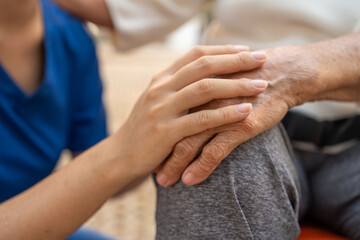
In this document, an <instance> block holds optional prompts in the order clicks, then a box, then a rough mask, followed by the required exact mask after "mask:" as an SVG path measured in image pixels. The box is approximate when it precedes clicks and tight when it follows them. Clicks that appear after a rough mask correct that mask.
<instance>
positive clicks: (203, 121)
mask: <svg viewBox="0 0 360 240" xmlns="http://www.w3.org/2000/svg"><path fill="white" fill-rule="evenodd" d="M197 123H198V124H199V125H200V126H205V127H208V126H209V125H210V123H211V116H210V113H209V112H202V113H201V114H199V116H198V120H197Z"/></svg>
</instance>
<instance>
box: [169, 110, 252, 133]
mask: <svg viewBox="0 0 360 240" xmlns="http://www.w3.org/2000/svg"><path fill="white" fill-rule="evenodd" d="M251 109H252V105H251V104H250V103H243V104H239V105H234V106H226V107H222V108H218V109H213V110H202V111H199V112H195V113H190V114H187V115H184V116H182V117H179V118H176V119H174V120H173V121H174V122H173V123H172V128H173V129H174V130H175V132H174V134H176V135H177V137H178V138H179V139H183V138H185V137H188V136H191V135H195V134H198V133H200V132H203V131H205V130H207V129H210V128H214V127H218V126H222V125H226V124H229V123H233V122H237V121H241V120H243V119H245V118H246V117H247V116H248V115H249V113H250V112H251ZM177 129H179V131H177V132H176V130H177Z"/></svg>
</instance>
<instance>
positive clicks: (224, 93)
mask: <svg viewBox="0 0 360 240" xmlns="http://www.w3.org/2000/svg"><path fill="white" fill-rule="evenodd" d="M265 58H266V56H265V55H264V54H263V53H256V52H255V53H250V52H248V51H244V49H239V48H237V47H234V46H227V47H226V46H212V47H211V46H204V47H197V48H195V49H193V50H192V51H190V52H189V53H188V54H186V55H185V56H184V57H182V58H179V60H177V61H176V62H175V63H174V64H173V65H171V66H170V67H169V68H168V69H166V70H165V71H163V72H161V73H159V74H157V75H156V76H155V77H154V79H153V81H152V82H151V83H150V85H149V87H148V88H147V89H146V91H145V92H144V93H143V95H142V96H141V97H140V98H139V100H138V102H137V103H136V104H135V107H134V109H133V111H132V113H131V114H130V116H129V118H128V120H127V121H126V122H125V124H124V125H123V126H122V127H121V129H120V130H119V132H118V133H116V134H117V135H118V136H119V140H118V141H117V142H119V143H121V146H119V148H118V149H119V150H123V154H125V155H126V157H125V158H126V159H129V160H131V161H130V162H132V167H131V170H133V171H134V172H136V173H139V174H140V175H141V173H142V174H146V173H149V172H150V171H152V170H154V169H155V168H156V167H157V166H158V165H159V164H160V163H161V162H162V161H163V160H164V159H166V157H167V156H169V154H170V153H171V151H172V149H173V148H174V146H175V145H176V143H177V142H179V141H180V140H181V139H183V138H185V137H188V136H191V135H194V134H198V133H200V132H202V131H205V130H207V129H211V128H214V127H218V126H223V125H226V124H229V123H233V122H237V121H240V120H243V119H244V118H246V117H247V116H248V114H249V112H250V111H251V105H250V104H241V105H238V104H235V105H232V106H229V105H228V106H223V107H220V108H218V109H202V110H200V111H196V112H191V113H189V109H192V108H194V107H196V106H201V105H203V104H205V103H207V102H210V101H212V100H214V99H225V98H232V97H237V96H255V95H258V94H260V93H262V92H263V91H264V90H265V88H266V81H262V80H256V81H252V80H249V79H242V80H238V79H237V80H229V79H220V78H210V77H211V76H214V75H219V74H228V73H232V72H236V71H249V70H253V69H255V68H257V67H260V66H261V65H262V64H263V63H264V62H265ZM259 84H260V85H261V86H259ZM159 144H160V145H161V146H160V145H159ZM139 147H140V149H139Z"/></svg>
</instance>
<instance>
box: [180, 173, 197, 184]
mask: <svg viewBox="0 0 360 240" xmlns="http://www.w3.org/2000/svg"><path fill="white" fill-rule="evenodd" d="M194 179H195V177H194V174H192V173H191V172H188V173H185V175H184V178H183V182H184V183H185V184H189V185H190V184H192V183H193V182H194Z"/></svg>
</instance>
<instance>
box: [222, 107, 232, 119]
mask: <svg viewBox="0 0 360 240" xmlns="http://www.w3.org/2000/svg"><path fill="white" fill-rule="evenodd" d="M221 113H222V114H221V115H222V118H223V120H229V119H232V118H233V111H232V109H231V108H230V107H225V108H223V109H222V110H221Z"/></svg>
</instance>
